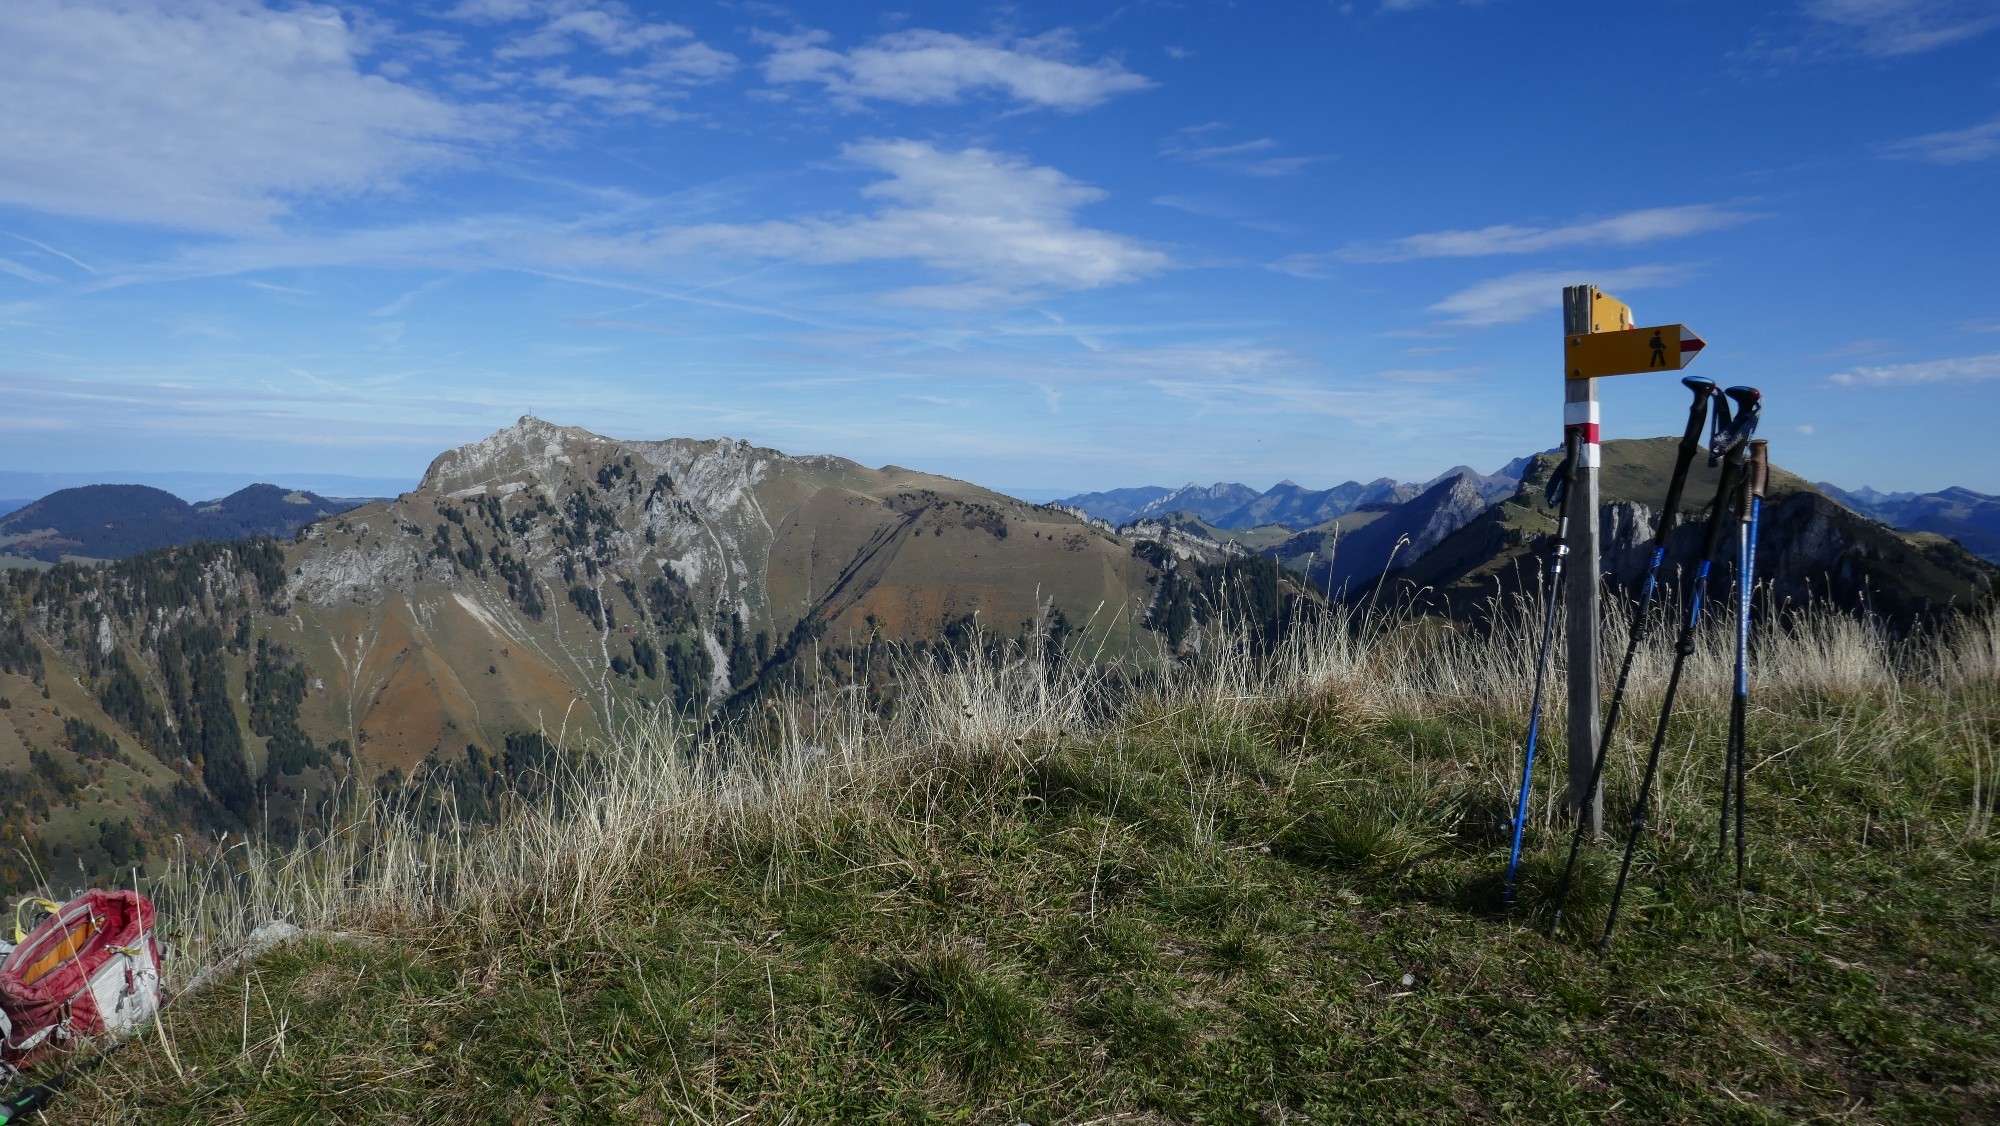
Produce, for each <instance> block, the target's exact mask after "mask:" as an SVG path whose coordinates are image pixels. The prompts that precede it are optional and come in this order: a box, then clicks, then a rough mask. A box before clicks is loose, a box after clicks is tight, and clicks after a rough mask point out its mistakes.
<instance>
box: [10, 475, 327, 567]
mask: <svg viewBox="0 0 2000 1126" xmlns="http://www.w3.org/2000/svg"><path fill="white" fill-rule="evenodd" d="M364 503H366V501H365V500H363V499H351V498H335V497H323V496H320V495H319V494H317V493H306V492H297V491H293V490H287V489H281V488H279V487H278V486H276V485H251V486H249V487H248V488H244V489H238V490H237V491H236V492H233V493H231V494H229V495H228V496H226V497H223V498H221V499H219V500H212V501H204V502H202V503H201V504H189V503H188V502H186V501H184V500H182V499H181V498H179V497H177V496H175V495H174V494H172V493H170V492H167V491H165V490H164V489H155V488H152V487H151V486H148V485H84V486H82V487H80V488H74V489H60V490H58V491H56V492H53V493H50V494H49V495H48V496H45V497H43V498H42V499H40V500H38V501H33V502H30V503H27V504H23V505H20V506H19V507H17V508H15V509H13V510H11V511H8V512H7V513H6V514H5V515H4V516H0V559H4V558H5V557H8V556H11V557H13V558H14V559H15V560H17V561H23V562H25V561H33V562H35V563H51V564H52V563H60V562H62V561H64V560H65V559H79V560H110V559H125V558H129V557H130V556H133V555H137V554H139V553H140V552H142V551H151V550H153V549H154V548H160V547H170V546H173V545H175V544H183V543H194V542H197V541H200V540H240V539H247V538H249V537H251V536H273V537H278V538H287V537H290V536H292V535H293V534H295V533H297V532H298V530H299V529H300V528H303V527H305V526H306V525H307V524H310V523H312V522H313V521H315V520H321V519H324V518H326V517H328V516H334V515H337V514H339V513H342V512H345V511H347V510H348V509H350V508H354V507H355V506H357V505H360V504H364Z"/></svg>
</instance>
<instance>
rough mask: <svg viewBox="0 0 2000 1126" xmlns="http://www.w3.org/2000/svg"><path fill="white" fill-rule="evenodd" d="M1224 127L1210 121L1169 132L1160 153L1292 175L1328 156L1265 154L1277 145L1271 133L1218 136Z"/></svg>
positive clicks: (1254, 172) (1255, 172) (1247, 172)
mask: <svg viewBox="0 0 2000 1126" xmlns="http://www.w3.org/2000/svg"><path fill="white" fill-rule="evenodd" d="M1227 128H1228V127H1227V126H1226V125H1224V124H1223V123H1222V122H1219V121H1209V122H1204V123H1202V124H1200V125H1189V126H1185V127H1183V128H1180V129H1176V130H1174V133H1173V135H1172V136H1170V137H1168V138H1167V139H1166V140H1165V141H1163V142H1161V144H1160V155H1161V156H1164V157H1170V158H1172V159H1174V160H1179V161H1184V162H1186V163H1188V164H1206V165H1210V166H1212V167H1216V168H1220V169H1223V170H1225V171H1229V172H1235V173H1239V174H1241V175H1244V176H1258V177H1271V176H1295V175H1297V174H1299V173H1300V172H1303V171H1304V170H1305V169H1306V168H1308V167H1310V166H1311V165H1314V164H1317V163H1319V162H1320V161H1323V160H1325V159H1327V158H1326V157H1323V156H1271V155H1266V154H1269V153H1271V152H1273V151H1274V150H1275V149H1277V148H1278V147H1279V145H1278V142H1277V140H1276V139H1275V138H1272V137H1254V138H1251V139H1250V140H1247V141H1226V140H1220V139H1217V134H1219V133H1222V132H1224V131H1226V130H1227Z"/></svg>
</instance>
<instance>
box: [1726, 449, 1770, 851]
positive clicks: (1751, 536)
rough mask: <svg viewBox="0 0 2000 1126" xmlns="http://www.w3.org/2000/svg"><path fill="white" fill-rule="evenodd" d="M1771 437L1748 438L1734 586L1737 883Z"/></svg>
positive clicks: (1732, 762)
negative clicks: (1754, 601)
mask: <svg viewBox="0 0 2000 1126" xmlns="http://www.w3.org/2000/svg"><path fill="white" fill-rule="evenodd" d="M1770 469H1771V460H1770V443H1768V442H1763V441H1756V442H1752V443H1750V461H1749V465H1748V468H1747V472H1746V473H1745V475H1744V481H1743V508H1742V515H1741V517H1740V521H1741V524H1742V528H1741V531H1740V538H1741V540H1742V547H1741V551H1742V561H1741V563H1740V565H1739V568H1738V571H1737V592H1736V694H1735V698H1734V699H1732V700H1731V701H1730V731H1729V735H1730V739H1729V744H1730V745H1729V752H1730V753H1729V761H1728V762H1726V763H1724V764H1723V765H1724V769H1725V770H1727V771H1729V772H1730V774H1731V775H1732V777H1731V782H1732V783H1733V784H1732V785H1731V787H1730V788H1732V789H1734V791H1735V801H1736V808H1735V810H1734V811H1733V812H1734V814H1735V818H1734V819H1735V822H1736V886H1737V888H1738V889H1739V890H1740V889H1741V888H1742V887H1743V868H1744V842H1743V819H1744V804H1745V802H1746V800H1747V799H1746V798H1745V796H1744V788H1745V787H1746V786H1747V785H1748V783H1749V780H1750V768H1749V764H1748V761H1747V753H1748V747H1747V745H1746V742H1747V741H1746V732H1745V730H1744V728H1745V726H1746V725H1747V723H1748V714H1749V710H1750V612H1751V598H1752V596H1753V595H1754V594H1755V592H1756V589H1757V524H1758V522H1759V520H1760V518H1761V517H1762V516H1763V511H1764V487H1765V483H1766V482H1767V481H1768V479H1769V477H1770ZM1731 812H1732V811H1731V810H1730V809H1728V808H1727V806H1726V805H1725V807H1724V809H1723V818H1724V824H1725V826H1726V825H1727V824H1728V820H1729V818H1730V814H1731ZM1722 846H1723V848H1724V850H1725V851H1726V850H1727V849H1728V847H1729V841H1728V839H1727V838H1726V837H1725V838H1724V839H1723V842H1722Z"/></svg>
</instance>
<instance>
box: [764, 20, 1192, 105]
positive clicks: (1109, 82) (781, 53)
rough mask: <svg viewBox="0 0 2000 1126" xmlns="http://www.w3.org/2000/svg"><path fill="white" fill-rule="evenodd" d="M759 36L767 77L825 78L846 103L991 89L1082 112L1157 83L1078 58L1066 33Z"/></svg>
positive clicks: (948, 98) (931, 98)
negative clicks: (864, 38)
mask: <svg viewBox="0 0 2000 1126" xmlns="http://www.w3.org/2000/svg"><path fill="white" fill-rule="evenodd" d="M761 38H762V40H763V41H764V42H765V43H767V44H769V45H770V46H771V47H772V48H773V50H772V52H771V55H770V56H769V57H768V58H766V59H765V60H764V77H765V78H766V79H767V80H768V81H770V82H773V83H817V84H820V85H822V86H824V87H826V89H827V91H828V92H829V93H831V94H832V95H833V97H834V100H835V101H836V102H837V103H839V104H841V105H843V106H846V107H848V108H858V107H859V106H860V105H862V104H863V103H865V102H869V101H886V102H901V103H904V104H906V105H923V104H928V103H951V102H957V101H959V100H960V99H961V98H963V97H964V96H965V95H966V94H968V93H973V92H991V93H998V94H1000V95H1002V96H1004V97H1007V98H1011V99H1013V100H1014V101H1017V102H1021V103H1024V104H1027V105H1030V106H1035V107H1039V108H1044V109H1059V110H1069V111H1076V110H1083V109H1089V108H1091V107H1092V106H1096V105H1100V104H1102V103H1104V102H1106V101H1109V100H1110V99H1111V98H1114V97H1116V96H1118V95H1119V94H1126V93H1131V92H1132V91H1135V90H1144V89H1146V88H1147V87H1149V86H1151V85H1152V84H1153V83H1152V81H1151V80H1150V79H1148V78H1146V77H1145V76H1143V75H1139V74H1134V73H1133V72H1131V71H1129V70H1126V69H1125V67H1124V66H1123V65H1122V64H1120V63H1118V62H1117V61H1116V60H1113V59H1100V60H1098V61H1097V62H1094V63H1080V62H1077V61H1074V60H1075V57H1076V54H1077V50H1076V45H1075V42H1074V40H1073V38H1072V37H1071V36H1070V35H1069V34H1068V33H1066V32H1060V31H1057V32H1050V33H1048V34H1046V35H1039V36H1033V37H1025V38H1008V39H968V38H966V37H965V36H962V35H954V34H952V33H950V32H944V31H925V30H919V29H912V30H908V31H896V32H891V33H890V34H888V35H884V36H881V37H879V38H877V39H874V40H872V41H870V42H868V43H866V44H864V45H862V46H859V47H855V48H853V49H852V50H849V51H836V50H833V49H832V48H830V47H827V46H826V44H827V43H829V42H831V41H832V38H833V37H832V36H831V35H830V34H828V33H827V32H824V31H802V32H797V33H794V34H791V35H764V36H762V37H761Z"/></svg>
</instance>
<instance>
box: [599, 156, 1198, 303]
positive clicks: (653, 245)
mask: <svg viewBox="0 0 2000 1126" xmlns="http://www.w3.org/2000/svg"><path fill="white" fill-rule="evenodd" d="M842 152H843V154H844V155H845V156H846V157H847V158H848V159H850V160H853V161H855V162H857V163H859V164H862V165H866V166H867V167H870V168H877V169H880V170H882V171H883V172H886V173H888V174H889V177H888V178H887V179H884V180H878V181H876V182H875V183H872V184H870V185H868V186H867V187H865V188H863V189H862V191H861V194H862V195H863V196H865V197H867V198H869V199H872V200H876V201H879V202H880V203H881V206H880V207H879V208H878V209H877V210H876V211H875V212H874V213H873V214H870V215H866V216H848V215H839V216H832V217H826V218H811V219H798V220H771V221H767V222H763V223H748V224H730V223H711V224H703V225H699V226H688V227H674V228H667V229H664V230H660V231H657V232H654V233H652V234H650V235H647V236H645V237H644V238H642V239H639V240H636V241H635V240H629V239H628V240H608V241H599V242H596V243H594V244H579V245H580V247H581V249H580V253H582V254H585V255H593V256H602V257H603V258H604V259H605V260H607V261H611V262H618V261H620V260H625V261H631V260H633V259H639V260H654V261H657V260H660V259H663V258H672V257H675V256H681V255H685V254H688V253H700V252H710V253H717V252H719V253H724V254H737V255H746V256H750V257H755V258H771V259H782V260H786V261H794V262H804V263H812V264H821V265H836V264H843V263H854V262H867V261H894V260H904V261H916V262H920V263H922V264H923V265H925V266H928V267H930V268H932V269H935V270H940V271H944V272H946V273H950V274H957V275H961V276H962V277H964V278H965V279H966V280H964V281H962V282H958V283H954V284H949V285H943V286H924V287H920V288H916V289H908V290H904V291H902V292H901V293H899V294H898V295H896V300H898V301H900V302H902V303H905V304H911V305H922V306H927V307H934V308H937V307H942V308H965V307H970V306H980V305H993V304H1002V303H1006V302H1009V301H1014V300H1019V299H1025V298H1028V297H1031V296H1033V295H1034V294H1036V293H1038V292H1042V291H1047V290H1077V289H1093V288H1096V287H1099V286H1105V285H1112V284H1116V283H1120V282H1128V281H1132V280H1135V279H1137V278H1141V277H1144V276H1146V275H1149V274H1153V273H1157V272H1159V271H1161V270H1164V269H1166V268H1167V267H1168V266H1169V265H1171V261H1170V259H1168V257H1167V256H1166V255H1165V254H1164V253H1162V252H1160V251H1158V250H1153V249H1150V248H1148V247H1145V246H1142V245H1140V244H1139V243H1137V242H1135V241H1133V240H1132V239H1128V238H1126V237H1124V236H1122V235H1117V234H1112V233H1110V232H1107V231H1099V230H1093V229H1091V228H1088V227H1084V226H1080V225H1079V224H1078V223H1077V221H1076V211H1077V209H1079V208H1081V207H1082V206H1084V205H1085V204H1088V203H1093V202H1095V201H1097V200H1100V199H1102V198H1104V194H1105V193H1104V192H1103V191H1101V190H1099V189H1097V188H1094V187H1091V186H1090V185H1088V184H1081V183H1078V182H1077V181H1075V180H1072V179H1070V178H1069V177H1068V176H1065V175H1063V174H1062V173H1061V172H1059V171H1057V170H1056V169H1054V168H1048V167H1043V166H1038V165H1032V164H1028V163H1026V162H1024V161H1022V160H1019V159H1018V158H1015V157H1011V156H1007V155H1005V154H1002V153H995V152H989V151H987V150H985V149H978V148H969V149H965V150H962V151H960V152H943V151H940V150H939V149H937V148H936V147H934V146H932V145H930V144H928V143H926V142H923V141H910V140H889V141H863V142H859V143H856V144H851V145H848V146H846V147H845V148H844V149H843V150H842Z"/></svg>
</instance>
